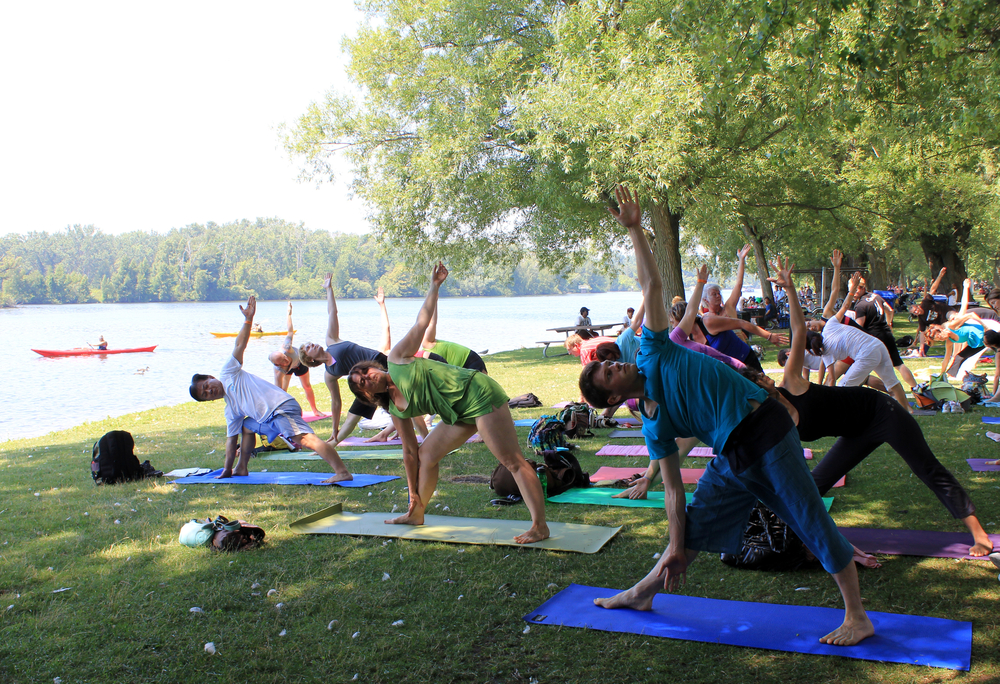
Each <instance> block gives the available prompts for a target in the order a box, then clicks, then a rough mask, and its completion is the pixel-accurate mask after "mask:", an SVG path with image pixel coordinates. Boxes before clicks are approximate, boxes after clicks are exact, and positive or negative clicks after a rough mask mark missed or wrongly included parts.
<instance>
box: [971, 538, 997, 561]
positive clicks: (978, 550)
mask: <svg viewBox="0 0 1000 684" xmlns="http://www.w3.org/2000/svg"><path fill="white" fill-rule="evenodd" d="M987 544H989V546H987ZM992 552H993V542H991V541H990V540H989V539H987V540H986V542H985V543H983V542H976V543H975V544H974V545H973V546H972V547H971V548H970V549H969V555H970V556H974V557H976V558H981V557H983V556H988V555H990V554H991V553H992Z"/></svg>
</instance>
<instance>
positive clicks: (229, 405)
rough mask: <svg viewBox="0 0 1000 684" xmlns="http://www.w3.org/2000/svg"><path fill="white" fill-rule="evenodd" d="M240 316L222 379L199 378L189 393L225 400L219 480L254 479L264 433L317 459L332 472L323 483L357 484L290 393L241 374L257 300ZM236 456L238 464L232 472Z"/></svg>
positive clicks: (202, 398) (193, 380)
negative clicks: (290, 442) (223, 456)
mask: <svg viewBox="0 0 1000 684" xmlns="http://www.w3.org/2000/svg"><path fill="white" fill-rule="evenodd" d="M240 312H242V314H243V316H244V318H245V320H244V321H243V327H242V328H240V332H239V334H238V335H237V336H236V346H235V348H234V349H233V355H232V357H230V359H229V361H227V362H226V365H224V366H223V367H222V373H220V374H219V377H218V378H215V377H213V376H211V375H201V374H199V373H196V374H195V375H194V376H193V377H192V378H191V387H190V388H189V391H190V392H191V397H192V398H193V399H194V400H195V401H216V400H218V399H225V400H226V462H225V466H224V467H223V470H222V474H221V475H219V477H220V478H226V477H233V476H237V477H240V476H246V475H249V474H250V471H249V470H248V468H247V466H248V465H249V463H250V457H251V456H252V455H253V450H254V447H255V446H256V445H257V432H260V433H262V434H266V435H267V436H268V437H269V438H270V439H272V440H273V439H274V438H275V437H277V436H279V435H280V436H281V437H287V438H291V439H293V440H295V441H296V442H298V443H299V444H301V445H302V446H304V447H306V448H307V449H312V450H313V451H315V452H316V453H317V454H319V455H320V457H321V458H322V459H323V460H324V461H326V462H327V464H329V466H330V467H331V468H333V472H334V476H333V477H331V478H330V479H328V480H325V482H343V481H345V480H351V479H353V477H352V476H351V473H350V472H348V470H347V467H346V466H344V462H343V461H341V460H340V456H338V455H337V450H336V449H334V448H333V447H332V446H330V445H329V444H327V443H326V442H324V441H323V440H322V439H320V438H319V437H317V436H316V435H315V434H314V433H313V431H312V428H310V427H309V425H308V424H306V422H305V421H304V420H302V408H301V407H300V406H299V402H297V401H295V398H294V397H293V396H292V395H291V394H289V393H288V392H286V391H284V390H283V389H281V388H279V387H275V386H274V385H272V384H271V383H269V382H267V381H266V380H264V379H263V378H258V377H257V376H256V375H251V374H250V373H247V372H246V371H245V370H243V352H244V351H245V350H246V348H247V340H249V339H250V331H251V329H252V325H253V316H254V314H255V313H256V312H257V299H256V298H255V297H250V298H249V299H248V300H247V305H246V308H244V307H242V306H241V307H240ZM241 435H242V443H241V442H240V436H241ZM237 451H238V452H239V462H238V463H236V467H235V468H234V467H233V463H234V462H235V461H236V454H237Z"/></svg>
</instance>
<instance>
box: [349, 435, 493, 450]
mask: <svg viewBox="0 0 1000 684" xmlns="http://www.w3.org/2000/svg"><path fill="white" fill-rule="evenodd" d="M366 439H367V437H348V438H347V439H345V440H344V441H343V442H341V443H340V444H338V445H337V446H339V447H348V446H362V447H385V446H400V445H402V444H403V441H402V440H400V439H390V440H389V441H387V442H366V441H365V440H366ZM423 441H424V438H423V437H421V436H420V435H417V444H420V443H421V442H423ZM482 441H483V438H482V437H480V436H479V433H478V432H477V433H476V434H474V435H472V437H469V438H468V439H467V440H465V443H466V444H475V443H477V442H482Z"/></svg>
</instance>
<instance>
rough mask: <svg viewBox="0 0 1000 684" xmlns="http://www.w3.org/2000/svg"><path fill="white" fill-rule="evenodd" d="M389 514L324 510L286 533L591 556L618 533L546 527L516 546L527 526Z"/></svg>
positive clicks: (590, 528) (591, 528) (336, 507)
mask: <svg viewBox="0 0 1000 684" xmlns="http://www.w3.org/2000/svg"><path fill="white" fill-rule="evenodd" d="M392 515H393V514H392V513H360V514H359V513H345V512H344V511H343V508H342V506H341V504H336V505H334V506H330V507H329V508H324V509H323V510H321V511H318V512H317V513H313V514H312V515H309V516H306V517H305V518H302V519H301V520H296V521H295V522H293V523H292V524H291V525H289V527H290V528H291V529H292V531H293V532H296V533H297V534H347V535H354V536H360V537H392V538H394V539H414V540H418V541H436V542H448V543H451V544H486V545H490V546H523V547H529V548H534V549H548V550H550V551H572V552H574V553H597V552H598V551H600V550H601V547H602V546H604V545H605V544H606V543H607V542H608V540H610V539H611V538H612V537H613V536H615V535H616V534H618V531H619V530H620V529H621V528H620V527H600V526H597V525H577V524H574V523H559V522H551V521H549V522H548V526H549V533H550V534H551V536H550V537H549V538H548V539H543V540H542V541H540V542H535V543H534V544H518V543H517V542H515V541H514V537H516V536H517V535H519V534H522V533H524V532H527V531H528V528H529V527H530V526H531V524H530V522H529V521H527V520H489V519H484V518H460V517H458V516H449V515H428V516H425V517H424V524H423V525H419V526H416V527H413V526H410V525H387V524H385V520H386V519H387V518H389V517H392Z"/></svg>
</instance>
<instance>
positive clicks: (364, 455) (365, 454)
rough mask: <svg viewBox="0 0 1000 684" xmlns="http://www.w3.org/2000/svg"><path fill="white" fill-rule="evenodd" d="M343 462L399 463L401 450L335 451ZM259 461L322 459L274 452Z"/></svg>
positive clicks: (300, 453)
mask: <svg viewBox="0 0 1000 684" xmlns="http://www.w3.org/2000/svg"><path fill="white" fill-rule="evenodd" d="M337 454H338V455H339V456H340V458H341V460H343V461H350V460H354V459H378V458H381V459H386V460H394V461H399V460H402V458H403V450H402V449H382V450H381V451H337ZM257 458H258V459H259V460H261V461H322V460H323V458H322V457H321V456H320V455H319V454H317V453H315V452H312V451H275V452H272V453H268V454H264V455H263V456H257Z"/></svg>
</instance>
